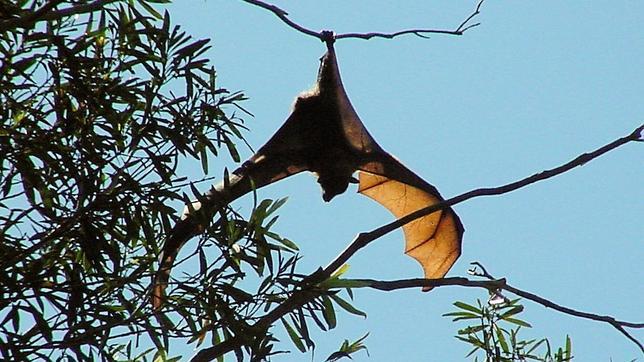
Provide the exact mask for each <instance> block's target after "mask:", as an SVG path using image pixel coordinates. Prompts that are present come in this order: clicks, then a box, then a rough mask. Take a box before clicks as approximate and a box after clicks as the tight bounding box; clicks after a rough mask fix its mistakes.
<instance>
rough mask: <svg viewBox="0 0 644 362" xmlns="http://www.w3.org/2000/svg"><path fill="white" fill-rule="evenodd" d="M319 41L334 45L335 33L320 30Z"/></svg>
mask: <svg viewBox="0 0 644 362" xmlns="http://www.w3.org/2000/svg"><path fill="white" fill-rule="evenodd" d="M320 40H322V41H323V42H325V43H326V45H328V46H331V45H333V43H335V33H334V32H333V31H332V30H322V32H321V33H320Z"/></svg>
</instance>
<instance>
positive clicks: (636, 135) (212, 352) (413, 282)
mask: <svg viewBox="0 0 644 362" xmlns="http://www.w3.org/2000/svg"><path fill="white" fill-rule="evenodd" d="M244 1H247V2H251V1H255V0H244ZM643 140H644V124H643V125H641V126H639V127H638V128H636V129H635V130H634V131H633V132H631V133H630V134H629V135H627V136H624V137H622V138H619V139H617V140H615V141H613V142H610V143H608V144H607V145H605V146H602V147H600V148H598V149H596V150H595V151H592V152H589V153H584V154H582V155H580V156H578V157H576V158H575V159H573V160H572V161H570V162H568V163H566V164H564V165H561V166H559V167H555V168H553V169H550V170H546V171H543V172H540V173H537V174H534V175H532V176H529V177H526V178H524V179H522V180H519V181H516V182H512V183H509V184H506V185H503V186H500V187H495V188H481V189H476V190H472V191H469V192H466V193H464V194H461V195H458V196H455V197H453V198H451V199H448V200H446V201H444V202H441V203H438V204H435V205H432V206H430V207H426V208H424V209H420V210H418V211H416V212H413V213H411V214H409V215H407V216H405V217H402V218H400V219H398V220H396V221H393V222H391V223H389V224H386V225H383V226H381V227H379V228H377V229H374V230H372V231H370V232H367V233H360V234H358V236H357V237H356V238H355V239H354V240H353V241H352V242H351V244H349V246H348V247H347V248H346V249H345V250H344V251H343V252H342V253H340V255H338V256H337V257H336V258H335V259H334V260H333V261H331V262H330V263H329V264H328V265H327V266H326V267H325V268H321V269H318V270H317V271H316V272H314V273H313V274H311V275H309V276H308V277H307V278H305V279H304V280H302V282H300V283H299V285H298V288H297V289H296V290H295V291H294V292H293V294H292V295H291V296H290V297H289V298H288V299H286V300H285V301H284V302H282V304H280V305H278V306H277V307H276V308H275V309H273V310H272V311H270V312H269V313H268V314H266V315H265V316H264V317H262V318H261V319H260V320H259V321H257V322H256V323H255V325H253V328H255V327H257V328H262V329H265V328H268V327H269V326H270V325H271V324H272V323H273V322H275V321H277V320H278V319H279V318H281V317H282V316H284V315H286V314H287V313H289V312H290V311H292V310H294V309H296V308H299V307H301V306H303V305H305V304H306V303H309V302H310V301H312V300H313V299H315V298H316V297H317V296H318V294H317V293H315V292H313V291H311V290H310V289H311V286H314V285H316V284H318V283H320V282H322V281H324V280H326V279H328V278H329V277H330V276H331V274H332V273H333V272H335V271H336V270H337V269H338V268H340V267H341V266H342V265H344V264H345V263H346V262H347V261H348V260H349V258H351V256H353V255H354V254H355V253H356V252H357V251H358V250H360V249H362V248H363V247H365V246H367V245H368V244H369V243H371V242H372V241H374V240H376V239H378V238H380V237H382V236H384V235H386V234H388V233H389V232H391V231H393V230H395V229H397V228H400V227H402V226H403V225H405V224H407V223H409V222H411V221H413V220H415V219H417V218H420V217H422V216H425V215H428V214H431V213H432V212H435V211H438V210H441V209H444V208H447V207H449V206H451V205H455V204H457V203H461V202H463V201H466V200H469V199H471V198H474V197H479V196H491V195H501V194H505V193H508V192H511V191H514V190H517V189H519V188H522V187H525V186H527V185H530V184H533V183H535V182H537V181H542V180H546V179H549V178H551V177H554V176H557V175H560V174H562V173H564V172H566V171H569V170H571V169H573V168H575V167H577V166H581V165H583V164H585V163H587V162H589V161H592V160H593V159H595V158H597V157H599V156H601V155H603V154H605V153H607V152H609V151H611V150H613V149H615V148H618V147H620V146H622V145H624V144H627V143H629V142H632V141H634V142H642V141H643ZM485 273H486V275H487V276H489V277H490V278H491V276H490V275H489V274H487V272H485ZM363 281H368V282H370V283H371V285H369V286H370V287H372V288H375V289H381V290H388V289H386V288H393V289H401V288H412V287H420V286H443V285H461V286H467V287H478V288H486V289H499V288H500V289H505V290H507V291H509V292H511V293H514V294H516V295H519V296H522V297H524V298H526V299H530V300H532V301H535V302H536V303H539V304H542V305H544V306H546V307H549V308H552V309H555V310H558V311H560V312H563V313H567V314H570V315H573V316H577V317H581V318H587V319H593V320H598V321H602V322H606V323H609V324H611V325H612V326H613V327H615V328H616V329H617V330H619V331H620V332H621V333H622V334H624V335H625V336H626V337H627V338H629V339H630V340H631V341H633V342H634V343H636V344H637V345H638V347H640V349H642V351H643V352H644V347H643V346H642V344H641V343H640V342H639V341H637V340H636V339H635V338H633V337H632V336H631V335H630V334H629V333H628V332H626V331H625V330H624V327H629V328H644V326H643V325H642V324H640V323H630V322H624V321H618V320H615V319H614V318H613V317H609V316H598V315H595V314H591V313H585V312H579V311H575V310H573V309H570V308H567V307H563V306H560V305H557V304H555V303H552V302H550V301H548V300H546V299H543V298H541V297H539V296H536V295H534V294H531V293H528V292H525V291H522V290H520V289H517V288H514V287H512V286H509V285H508V284H507V283H506V282H505V279H499V280H490V281H474V280H469V279H467V278H443V279H409V280H402V281H394V282H381V281H375V280H368V279H365V280H363ZM392 283H393V284H392ZM393 289H391V290H393ZM243 340H244V339H243V336H237V335H236V336H234V337H231V338H230V339H227V340H225V341H223V342H222V343H220V344H218V345H215V346H213V347H209V348H204V349H202V350H201V351H199V352H198V353H197V354H196V355H195V356H194V357H193V358H192V361H210V360H213V359H215V358H217V357H218V356H222V355H224V354H226V353H228V352H230V351H233V350H236V349H238V348H240V347H241V346H242V344H243Z"/></svg>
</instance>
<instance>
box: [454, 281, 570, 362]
mask: <svg viewBox="0 0 644 362" xmlns="http://www.w3.org/2000/svg"><path fill="white" fill-rule="evenodd" d="M519 301H520V299H514V300H507V299H505V298H504V297H503V296H501V295H500V294H499V293H498V292H493V293H491V297H490V300H489V301H488V303H486V304H484V303H482V302H481V301H480V300H477V303H476V305H471V304H468V303H465V302H461V301H458V302H454V306H455V307H456V308H457V310H456V311H453V312H449V313H445V314H444V315H443V316H445V317H452V321H454V322H457V321H468V325H467V326H466V327H465V328H461V329H459V331H458V333H457V335H456V338H457V339H459V340H461V341H463V342H465V343H467V344H469V345H470V346H472V350H471V351H470V352H469V353H468V354H467V357H469V356H474V357H475V359H474V360H475V361H479V357H480V356H481V355H483V356H484V357H483V359H482V361H486V362H523V361H542V362H565V361H570V360H571V359H572V343H571V340H570V337H568V336H566V343H565V347H563V348H562V347H560V348H558V349H556V350H554V349H553V348H551V346H550V342H549V341H548V339H546V338H542V339H539V340H537V339H528V340H526V339H523V338H522V337H520V336H519V332H520V331H521V328H531V327H532V326H531V325H530V324H529V323H527V322H525V321H524V320H522V319H519V318H518V315H519V314H521V313H522V312H523V310H524V309H523V306H522V305H521V304H519Z"/></svg>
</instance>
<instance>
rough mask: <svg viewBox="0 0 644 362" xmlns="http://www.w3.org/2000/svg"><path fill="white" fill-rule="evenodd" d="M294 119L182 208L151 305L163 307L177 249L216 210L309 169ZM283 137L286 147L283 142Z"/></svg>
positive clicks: (200, 229)
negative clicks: (223, 177)
mask: <svg viewBox="0 0 644 362" xmlns="http://www.w3.org/2000/svg"><path fill="white" fill-rule="evenodd" d="M297 117H298V115H297V114H291V116H290V117H289V118H288V119H287V121H286V122H285V124H284V126H282V128H280V130H279V131H278V132H277V133H276V134H275V136H273V137H272V138H271V139H270V140H269V141H268V142H267V143H266V144H265V145H264V146H263V147H262V148H261V149H260V150H259V151H258V152H257V153H256V154H255V155H254V156H253V157H251V158H250V159H249V160H248V161H246V162H244V164H243V165H242V166H241V167H239V168H238V169H236V170H235V171H233V173H232V174H231V175H230V176H229V177H228V178H227V179H226V180H225V181H222V182H220V183H219V184H217V185H215V186H213V187H212V188H211V189H210V191H208V192H207V193H206V194H205V195H203V197H202V198H201V201H197V202H193V203H192V205H191V206H190V207H186V208H185V209H184V211H183V215H182V216H181V220H179V221H178V222H177V223H176V224H175V226H174V227H173V228H172V230H171V231H170V233H169V234H168V237H167V239H166V240H165V243H164V245H163V250H162V251H161V254H160V255H159V271H158V273H157V274H156V276H155V280H154V282H153V288H152V305H153V307H154V308H155V309H159V308H160V307H161V305H162V304H163V300H164V294H165V288H166V287H167V284H168V280H169V278H170V270H171V269H172V266H173V264H174V261H175V259H176V257H177V254H178V253H179V250H180V249H181V247H182V246H183V245H184V244H185V243H186V242H187V241H188V240H189V239H190V238H191V237H193V236H195V235H197V234H199V233H201V232H203V231H204V229H205V226H206V225H207V224H208V222H209V221H210V220H211V219H212V217H213V216H214V214H215V213H216V212H217V211H218V210H220V209H221V208H223V207H225V206H226V205H228V204H229V203H230V202H232V201H233V200H235V199H237V198H239V197H241V196H243V195H245V194H247V193H249V192H252V191H253V190H254V189H258V188H260V187H263V186H266V185H268V184H271V183H273V182H276V181H279V180H281V179H283V178H285V177H288V176H291V175H294V174H297V173H299V172H302V171H306V170H307V169H308V165H307V160H305V159H304V157H303V155H304V154H305V152H303V150H302V148H303V147H305V143H304V142H302V141H301V140H300V138H299V137H298V136H297V133H296V132H295V131H297V130H294V129H293V127H292V126H291V125H293V124H294V123H295V122H294V120H295V119H296V118H297ZM286 135H288V137H289V138H288V139H289V140H290V143H289V144H287V143H285V142H284V140H285V139H286V138H285V136H286ZM278 136H280V137H278Z"/></svg>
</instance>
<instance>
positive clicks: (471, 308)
mask: <svg viewBox="0 0 644 362" xmlns="http://www.w3.org/2000/svg"><path fill="white" fill-rule="evenodd" d="M454 306H455V307H458V308H461V309H464V310H468V311H470V312H474V313H476V314H477V315H479V316H481V315H483V311H482V310H481V309H479V308H477V307H475V306H473V305H469V304H467V303H463V302H454Z"/></svg>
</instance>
